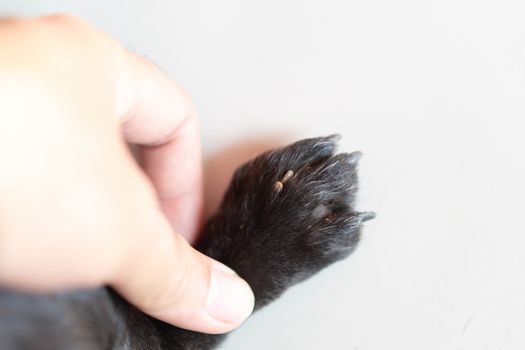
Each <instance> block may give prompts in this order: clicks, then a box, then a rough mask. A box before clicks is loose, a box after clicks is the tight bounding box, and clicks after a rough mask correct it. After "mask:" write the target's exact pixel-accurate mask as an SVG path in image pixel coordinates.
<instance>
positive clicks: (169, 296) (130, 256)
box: [110, 206, 254, 334]
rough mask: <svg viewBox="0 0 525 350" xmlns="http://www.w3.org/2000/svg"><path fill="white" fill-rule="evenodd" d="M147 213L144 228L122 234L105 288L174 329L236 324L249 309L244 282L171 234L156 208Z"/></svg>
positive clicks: (217, 329)
mask: <svg viewBox="0 0 525 350" xmlns="http://www.w3.org/2000/svg"><path fill="white" fill-rule="evenodd" d="M152 207H154V206H152ZM141 216H142V218H144V215H141ZM148 216H149V217H150V219H148V220H147V221H148V224H146V225H145V226H143V227H147V229H139V230H134V234H132V235H130V236H131V237H130V236H129V235H126V236H127V237H128V239H127V242H126V243H124V244H125V248H124V249H125V252H124V258H123V263H122V265H121V266H123V268H121V269H118V274H117V275H116V276H114V277H113V278H112V282H111V283H110V284H111V286H112V287H113V288H114V289H116V290H117V291H118V292H119V294H120V295H122V296H123V297H124V298H125V299H126V300H128V301H129V302H130V303H132V304H133V305H135V306H136V307H138V308H139V309H141V310H142V311H144V312H146V313H147V314H149V315H151V316H153V317H155V318H158V319H160V320H162V321H164V322H167V323H170V324H173V325H175V326H178V327H180V328H185V329H190V330H194V331H199V332H204V333H212V334H216V333H224V332H228V331H231V330H233V329H234V328H236V327H238V326H239V325H240V324H241V323H242V322H243V321H244V320H245V319H246V318H247V317H248V316H249V315H250V314H251V312H252V310H253V305H254V296H253V293H252V291H251V289H250V287H249V286H248V284H247V283H246V282H245V281H244V280H243V279H241V278H240V277H239V276H237V275H236V274H235V272H234V271H233V270H231V269H230V268H228V267H226V266H225V265H223V264H221V263H220V262H218V261H216V260H213V259H211V258H209V257H207V256H206V255H204V254H201V253H200V252H198V251H197V250H195V249H194V248H192V247H191V246H190V245H189V244H188V243H187V241H186V240H185V239H184V238H183V237H182V236H180V235H178V234H175V233H173V231H172V228H171V225H170V224H169V221H168V220H167V218H166V217H165V216H164V215H163V214H162V212H161V209H160V208H159V209H156V210H155V211H154V213H153V214H152V215H148ZM130 238H131V239H130ZM130 241H131V242H132V243H129V242H130Z"/></svg>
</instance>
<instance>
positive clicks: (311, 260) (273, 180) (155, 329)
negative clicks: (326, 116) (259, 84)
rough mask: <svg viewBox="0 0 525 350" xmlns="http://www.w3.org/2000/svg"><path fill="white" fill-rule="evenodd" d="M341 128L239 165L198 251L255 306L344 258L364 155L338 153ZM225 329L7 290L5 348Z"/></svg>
mask: <svg viewBox="0 0 525 350" xmlns="http://www.w3.org/2000/svg"><path fill="white" fill-rule="evenodd" d="M337 139H338V137H337V136H329V137H323V138H315V139H307V140H302V141H299V142H296V143H294V144H292V145H290V146H288V147H285V148H281V149H278V150H275V151H271V152H267V153H264V154H262V155H261V156H259V157H257V158H255V159H254V160H252V161H251V162H249V163H247V164H245V165H243V166H242V167H241V168H239V169H238V170H237V172H236V173H235V175H234V177H233V180H232V182H231V184H230V187H229V189H228V190H227V192H226V194H225V196H224V199H223V202H222V204H221V206H220V208H219V210H218V211H217V213H216V214H215V215H214V216H213V217H212V218H210V220H209V221H208V223H207V225H206V227H205V229H204V233H203V237H202V240H201V241H200V242H199V244H198V249H199V250H200V251H202V252H203V253H205V254H207V255H209V256H211V257H212V258H215V259H217V260H219V261H221V262H223V263H225V264H226V265H228V266H230V267H231V268H233V269H234V270H235V271H236V272H237V273H238V274H239V275H240V276H241V277H242V278H244V279H245V280H246V281H247V282H248V283H249V284H250V286H251V287H252V289H253V291H254V293H255V309H256V310H257V309H259V308H261V307H263V306H264V305H266V304H268V303H270V302H271V301H273V300H274V299H275V298H277V297H279V296H280V295H281V294H282V293H283V292H284V291H285V290H286V289H287V288H288V287H290V286H292V285H294V284H296V283H298V282H300V281H302V280H304V279H306V278H308V277H310V276H311V275H312V274H314V273H316V272H317V271H319V270H321V269H322V268H324V267H326V266H328V265H329V264H331V263H333V262H335V261H337V260H340V259H342V258H345V257H346V256H348V255H349V254H350V253H351V252H352V251H353V250H354V248H355V247H356V245H357V243H358V240H359V235H360V230H361V225H362V222H363V221H365V220H368V219H370V218H372V217H373V213H369V212H368V213H359V212H356V211H355V210H354V206H353V203H354V199H355V195H356V191H357V174H356V166H357V161H358V160H359V157H360V153H359V152H354V153H351V154H348V153H341V154H337V155H336V154H335V148H336V141H337ZM224 337H225V335H209V334H202V333H197V332H192V331H186V330H182V329H179V328H176V327H173V326H170V325H168V324H166V323H163V322H161V321H158V320H155V319H153V318H150V317H149V316H146V315H145V314H143V313H142V312H140V311H139V310H137V309H136V308H134V307H133V306H131V305H129V304H128V303H127V302H126V301H124V300H123V299H122V298H120V297H119V296H118V295H117V294H115V293H114V292H113V291H111V290H110V289H107V288H99V289H96V290H89V291H76V292H69V293H63V294H58V295H49V296H33V295H25V294H19V293H12V292H8V291H2V292H0V347H1V348H2V349H55V350H58V349H82V350H84V349H86V350H88V349H89V350H91V349H113V350H120V349H152V350H153V349H186V350H192V349H199V350H202V349H212V348H214V347H215V346H216V345H218V344H219V342H220V341H221V340H222V339H223V338H224Z"/></svg>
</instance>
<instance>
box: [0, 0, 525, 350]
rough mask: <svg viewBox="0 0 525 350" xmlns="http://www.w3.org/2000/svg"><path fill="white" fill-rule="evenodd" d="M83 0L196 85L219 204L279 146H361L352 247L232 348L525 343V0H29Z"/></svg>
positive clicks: (104, 23)
mask: <svg viewBox="0 0 525 350" xmlns="http://www.w3.org/2000/svg"><path fill="white" fill-rule="evenodd" d="M0 6H1V7H0V9H1V10H2V12H3V13H4V14H43V13H50V12H55V11H65V12H70V13H74V14H77V15H80V16H82V17H84V18H85V19H87V20H89V21H91V22H93V23H94V24H96V25H97V26H98V27H100V28H102V29H103V30H105V31H107V32H109V33H110V34H112V35H113V36H115V37H116V38H118V39H119V40H120V41H121V42H122V43H123V44H125V45H126V46H127V47H129V48H130V49H132V50H133V51H135V52H137V53H140V54H143V55H145V56H147V57H148V58H150V59H151V60H153V61H155V62H156V63H157V64H158V65H159V66H160V67H162V68H163V69H164V70H165V71H166V72H167V73H168V74H169V75H170V76H171V77H173V78H174V79H176V80H177V81H178V82H179V83H180V84H182V85H183V86H184V87H185V88H186V89H187V90H188V91H189V92H190V93H191V94H192V96H193V97H194V100H195V102H196V104H197V106H198V109H199V111H200V115H201V117H202V124H203V143H204V149H205V156H206V170H207V174H208V175H207V191H208V196H209V197H208V198H209V204H208V208H209V210H212V209H213V207H214V206H215V205H216V202H217V198H218V196H220V194H221V192H222V191H223V189H224V186H225V182H226V181H227V180H228V178H229V176H230V175H231V172H232V170H233V168H234V167H235V166H237V165H238V164H240V163H241V162H242V161H244V160H245V159H247V158H249V157H251V156H253V155H254V154H256V153H258V152H259V151H261V150H264V149H266V148H268V147H272V146H275V145H277V144H282V143H286V142H289V141H293V140H296V139H298V138H302V137H306V136H317V135H325V134H329V133H334V132H338V133H341V134H342V135H343V136H344V138H343V140H342V143H341V149H343V150H346V151H352V150H356V149H360V150H362V151H363V152H364V154H365V157H364V158H363V160H362V163H361V172H360V174H361V179H362V190H361V199H360V202H359V208H360V209H363V210H374V211H376V212H377V213H378V217H377V218H376V219H375V220H373V221H371V222H369V223H368V224H367V227H366V228H365V235H364V238H363V241H362V244H361V246H360V247H359V249H358V250H357V251H356V253H355V254H354V255H353V256H352V257H351V258H349V259H348V260H346V261H344V262H341V263H338V264H336V265H334V266H332V267H331V268H329V269H327V270H325V271H323V272H322V273H321V274H319V275H317V276H315V277H314V278H313V279H311V280H309V281H308V282H306V283H304V284H302V285H300V286H297V287H295V288H293V289H292V290H290V291H289V292H287V293H286V294H285V296H284V297H283V298H282V299H280V300H279V301H278V302H276V303H275V304H273V305H271V307H268V308H267V309H264V310H263V311H261V312H259V313H258V314H256V315H255V316H253V317H252V318H251V319H250V320H249V321H248V322H247V323H246V324H245V325H244V326H243V327H242V328H241V329H240V330H238V331H237V332H235V334H234V335H232V336H231V337H230V338H229V340H228V341H227V342H226V343H225V344H224V346H223V348H224V349H232V350H233V349H350V350H354V349H360V350H365V349H371V350H382V349H405V350H406V349H408V350H412V349H413V350H420V349H425V350H432V349H472V350H482V349H491V350H492V349H505V350H514V349H516V350H518V349H525V275H524V272H523V271H524V268H525V229H524V228H525V223H524V221H525V219H524V212H525V185H524V183H525V162H524V157H523V152H524V148H525V147H524V146H525V138H524V137H525V122H524V118H525V2H524V1H523V0H516V1H510V0H509V1H506V0H502V1H496V0H494V1H480V0H477V1H476V0H471V1H468V0H445V1H443V0H441V1H437V0H436V1H431V0H419V1H418V0H398V1H390V0H370V1H332V0H330V1H326V0H325V1H321V0H317V1H286V0H280V1H277V0H266V1H242V0H237V1H234V0H228V1H213V0H210V1H181V0H175V1H154V0H150V1H65V0H64V1H19V0H7V1H6V0H3V1H2V2H1V5H0Z"/></svg>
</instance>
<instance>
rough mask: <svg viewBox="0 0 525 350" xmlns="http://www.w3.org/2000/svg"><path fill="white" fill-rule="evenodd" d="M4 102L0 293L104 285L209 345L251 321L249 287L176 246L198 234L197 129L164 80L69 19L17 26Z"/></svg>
mask: <svg viewBox="0 0 525 350" xmlns="http://www.w3.org/2000/svg"><path fill="white" fill-rule="evenodd" d="M0 99H1V103H0V159H1V160H2V164H1V166H0V169H1V171H0V285H3V286H7V287H10V288H17V289H24V290H29V291H57V290H62V289H65V288H88V287H97V286H101V285H110V286H112V287H113V288H115V289H116V290H117V291H118V292H119V293H120V294H121V295H122V296H123V297H125V298H126V299H127V300H128V301H129V302H131V303H132V304H134V305H135V306H137V307H138V308H140V309H142V310H143V311H144V312H146V313H148V314H150V315H152V316H154V317H157V318H159V319H161V320H163V321H165V322H169V323H171V324H174V325H176V326H179V327H182V328H188V329H192V330H196V331H201V332H207V333H221V332H226V331H229V330H232V329H233V328H235V327H237V326H238V325H240V324H241V323H242V322H243V321H244V319H245V318H246V317H248V315H249V314H250V312H251V311H252V308H253V294H252V292H251V290H250V288H249V286H248V285H247V284H246V282H244V281H243V280H242V279H240V278H239V277H238V276H236V275H235V274H234V273H233V272H232V271H231V270H229V269H228V268H227V267H225V266H224V265H222V264H221V263H219V262H217V261H214V260H213V259H211V258H209V257H206V256H204V255H203V254H201V253H199V252H197V251H196V250H194V249H193V248H192V247H191V246H190V245H189V244H188V243H187V242H186V240H185V239H184V238H183V237H182V236H180V235H179V234H184V235H185V236H186V238H187V239H188V240H190V241H194V240H195V238H196V233H197V231H198V229H199V222H200V216H201V208H202V184H201V181H202V174H201V155H200V146H199V143H200V140H199V136H198V135H199V127H198V123H197V118H196V112H195V108H194V107H193V105H192V103H191V101H190V99H189V97H188V96H187V95H186V94H185V93H184V92H183V91H182V90H181V89H180V88H179V87H177V86H176V85H175V84H174V83H173V82H172V81H170V80H169V79H168V78H166V77H165V76H164V75H163V74H162V72H161V71H160V70H158V69H157V68H156V67H155V66H154V65H152V64H151V63H149V62H147V61H145V60H143V59H141V58H139V57H137V56H135V55H133V54H131V53H129V52H127V51H126V50H124V49H123V48H121V47H120V46H119V45H118V44H117V43H116V42H114V41H113V40H112V39H110V38H109V37H108V36H106V35H105V34H103V33H101V32H99V31H97V30H96V29H94V28H93V27H91V26H90V25H88V24H86V23H84V22H82V21H81V20H79V19H76V18H74V17H70V16H50V17H43V18H39V19H34V20H19V19H9V20H4V21H0ZM126 141H127V142H129V143H133V144H137V145H139V149H140V153H141V159H142V168H143V170H142V169H141V168H140V167H139V166H138V165H137V164H136V162H135V160H134V159H133V157H132V156H131V155H130V152H129V151H128V148H127V145H126ZM175 232H177V233H179V234H176V233H175Z"/></svg>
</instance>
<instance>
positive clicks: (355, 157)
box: [346, 151, 363, 165]
mask: <svg viewBox="0 0 525 350" xmlns="http://www.w3.org/2000/svg"><path fill="white" fill-rule="evenodd" d="M362 156H363V153H362V152H361V151H355V152H352V153H350V155H349V156H348V158H347V160H346V161H347V162H348V164H350V165H356V164H357V162H359V159H361V157H362Z"/></svg>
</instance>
